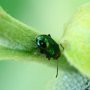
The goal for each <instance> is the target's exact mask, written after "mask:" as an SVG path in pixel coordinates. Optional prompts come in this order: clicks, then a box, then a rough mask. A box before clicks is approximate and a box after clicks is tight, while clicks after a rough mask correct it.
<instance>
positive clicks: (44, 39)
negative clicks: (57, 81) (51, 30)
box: [36, 34, 64, 77]
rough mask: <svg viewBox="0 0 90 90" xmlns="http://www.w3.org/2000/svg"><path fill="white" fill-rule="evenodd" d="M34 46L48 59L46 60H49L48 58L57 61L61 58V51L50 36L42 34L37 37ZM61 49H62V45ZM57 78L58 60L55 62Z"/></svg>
mask: <svg viewBox="0 0 90 90" xmlns="http://www.w3.org/2000/svg"><path fill="white" fill-rule="evenodd" d="M36 45H37V47H38V49H39V50H40V52H41V53H42V54H45V55H46V58H48V60H50V58H53V59H55V60H57V59H58V58H59V57H60V56H61V50H60V48H59V45H58V44H57V43H56V42H55V40H53V39H52V38H51V35H50V34H48V35H45V34H43V35H39V36H37V38H36ZM60 45H61V44H60ZM61 47H62V48H63V46H62V45H61ZM63 49H64V48H63ZM57 76H58V60H57V74H56V77H57Z"/></svg>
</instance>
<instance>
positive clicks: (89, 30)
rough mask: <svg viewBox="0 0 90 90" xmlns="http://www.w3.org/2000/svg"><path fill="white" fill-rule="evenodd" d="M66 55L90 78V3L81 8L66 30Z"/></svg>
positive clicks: (72, 63)
mask: <svg viewBox="0 0 90 90" xmlns="http://www.w3.org/2000/svg"><path fill="white" fill-rule="evenodd" d="M63 39H64V40H65V41H66V42H67V45H66V47H65V52H64V55H65V56H66V58H67V60H68V61H69V62H70V63H71V65H73V66H75V68H77V69H78V70H79V71H80V72H81V73H83V74H85V75H87V76H89V77H90V70H89V68H90V3H87V4H85V5H83V6H81V7H80V8H79V10H78V11H77V12H76V14H75V15H74V17H73V18H72V20H71V21H70V22H69V23H68V24H67V27H66V28H65V34H64V38H63Z"/></svg>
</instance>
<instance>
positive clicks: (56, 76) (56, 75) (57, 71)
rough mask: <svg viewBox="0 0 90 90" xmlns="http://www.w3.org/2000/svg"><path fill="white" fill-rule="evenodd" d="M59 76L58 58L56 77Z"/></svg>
mask: <svg viewBox="0 0 90 90" xmlns="http://www.w3.org/2000/svg"><path fill="white" fill-rule="evenodd" d="M57 76H58V60H57V72H56V78H57Z"/></svg>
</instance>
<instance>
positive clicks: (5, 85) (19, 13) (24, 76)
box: [0, 0, 89, 90]
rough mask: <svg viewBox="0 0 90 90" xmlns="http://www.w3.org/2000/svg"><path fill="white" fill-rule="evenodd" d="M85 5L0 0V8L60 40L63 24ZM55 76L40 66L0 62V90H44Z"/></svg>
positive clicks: (65, 0)
mask: <svg viewBox="0 0 90 90" xmlns="http://www.w3.org/2000/svg"><path fill="white" fill-rule="evenodd" d="M86 2H89V0H0V5H1V6H2V7H3V8H4V9H5V10H6V11H7V12H8V13H9V14H11V15H12V16H13V17H15V18H17V19H19V20H20V21H22V22H24V23H26V24H27V25H29V26H32V27H34V28H35V29H36V30H37V31H39V32H41V33H46V34H48V33H49V34H51V35H52V37H54V38H56V39H58V40H60V38H61V36H62V34H63V29H64V26H65V24H66V23H67V22H68V21H69V20H70V18H71V17H72V15H73V14H74V12H75V11H76V10H77V8H78V7H79V6H80V5H82V4H84V3H86ZM60 30H61V32H62V33H59V32H60ZM56 36H57V37H56ZM55 74H56V68H52V67H49V66H47V65H45V64H42V63H35V62H22V61H11V60H10V61H0V90H47V87H48V86H49V85H48V84H51V85H53V82H54V81H55V80H54V78H55Z"/></svg>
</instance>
